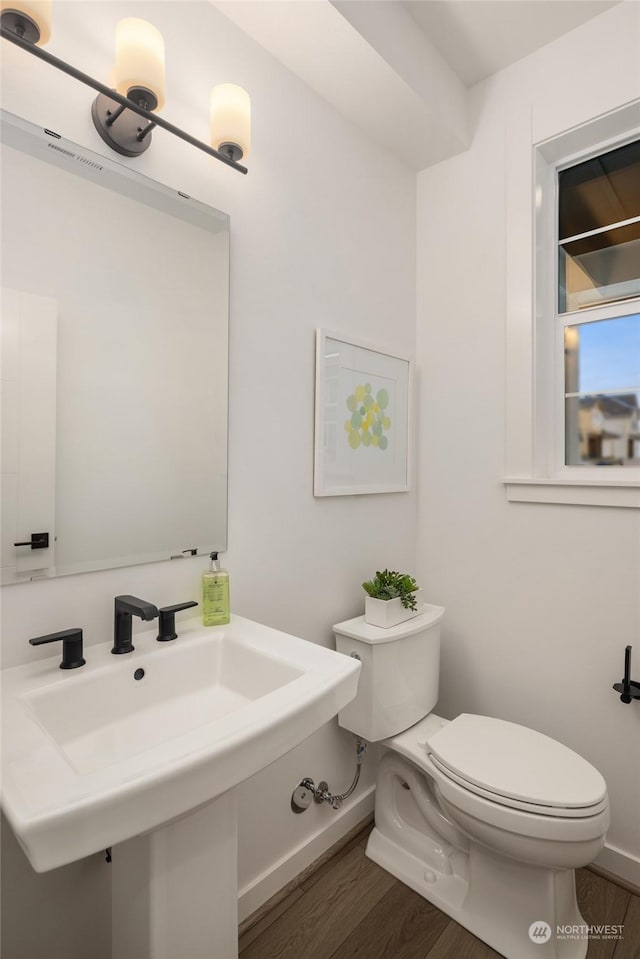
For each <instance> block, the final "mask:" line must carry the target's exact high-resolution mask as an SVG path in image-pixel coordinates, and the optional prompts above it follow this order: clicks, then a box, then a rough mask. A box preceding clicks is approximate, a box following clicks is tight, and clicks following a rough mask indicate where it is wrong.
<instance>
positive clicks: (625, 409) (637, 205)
mask: <svg viewBox="0 0 640 959" xmlns="http://www.w3.org/2000/svg"><path fill="white" fill-rule="evenodd" d="M557 196H558V214H557V217H558V271H557V274H558V282H557V311H558V312H557V320H556V325H557V327H558V338H559V339H560V343H559V348H560V349H561V350H562V351H563V356H564V360H563V362H562V363H561V364H559V365H561V367H562V371H563V376H564V384H563V389H562V391H561V393H560V394H559V396H558V400H560V402H561V404H562V406H563V410H562V415H561V416H560V417H558V419H559V421H560V422H561V426H562V429H561V430H559V432H560V433H561V436H560V438H559V441H560V443H561V447H562V449H561V451H560V456H559V461H560V462H561V463H562V464H563V465H565V466H569V467H576V466H638V465H639V464H640V140H635V141H632V142H630V143H627V144H624V145H622V146H620V147H617V148H615V149H613V150H609V151H607V152H606V153H600V154H598V155H597V156H593V157H590V158H589V159H587V160H583V161H582V162H580V163H577V164H576V163H574V164H572V165H571V166H569V167H566V168H564V169H560V170H559V172H558V184H557Z"/></svg>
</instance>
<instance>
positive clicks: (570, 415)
mask: <svg viewBox="0 0 640 959" xmlns="http://www.w3.org/2000/svg"><path fill="white" fill-rule="evenodd" d="M564 357H565V462H566V464H567V466H584V465H589V466H609V465H612V466H613V465H617V466H627V465H634V466H637V465H639V464H640V313H634V314H631V315H630V316H620V317H616V318H614V319H611V320H600V321H598V322H596V323H580V324H574V325H571V326H566V327H565V331H564Z"/></svg>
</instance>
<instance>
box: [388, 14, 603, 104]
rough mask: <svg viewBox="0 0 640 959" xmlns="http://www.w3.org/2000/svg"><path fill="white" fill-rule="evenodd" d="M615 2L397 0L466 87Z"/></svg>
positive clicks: (578, 24)
mask: <svg viewBox="0 0 640 959" xmlns="http://www.w3.org/2000/svg"><path fill="white" fill-rule="evenodd" d="M618 2H619V0H402V5H403V7H404V8H405V9H406V10H407V11H408V13H409V14H410V15H411V17H412V19H413V20H414V21H415V23H416V26H418V27H419V28H420V30H421V31H422V32H423V33H425V34H426V35H427V36H428V37H429V38H430V39H431V41H432V43H433V44H434V45H435V46H436V47H437V48H438V50H439V51H440V53H441V54H442V55H443V56H444V58H445V60H446V61H447V63H448V64H449V66H450V67H451V68H452V69H453V70H455V72H456V73H457V74H458V76H459V77H460V79H461V80H462V82H463V83H465V84H466V85H467V86H471V85H472V84H474V83H477V82H478V81H479V80H484V79H485V78H486V77H488V76H490V75H491V74H492V73H497V71H498V70H501V69H502V68H503V67H506V66H508V65H509V64H510V63H515V61H516V60H520V59H521V58H522V57H525V56H527V54H529V53H533V51H534V50H539V49H540V47H543V46H545V45H546V44H547V43H551V41H552V40H555V39H557V38H558V37H561V36H562V35H563V34H565V33H568V32H569V31H570V30H574V29H575V28H576V27H578V26H580V24H581V23H585V22H586V21H587V20H590V19H591V18H592V17H596V16H598V14H600V13H603V12H604V11H605V10H607V9H608V8H609V7H613V6H615V4H616V3H618Z"/></svg>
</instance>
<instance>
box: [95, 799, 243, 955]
mask: <svg viewBox="0 0 640 959" xmlns="http://www.w3.org/2000/svg"><path fill="white" fill-rule="evenodd" d="M237 834H238V823H237V810H236V801H235V793H234V791H233V790H231V791H230V792H228V793H224V794H223V795H222V796H219V797H218V798H217V799H215V800H214V801H213V802H211V803H208V804H207V805H206V806H202V807H201V808H200V809H197V810H196V811H195V812H193V813H190V814H189V815H188V816H185V817H184V818H183V819H178V820H175V821H174V822H172V823H169V824H168V825H166V826H163V827H162V828H160V829H156V830H154V831H153V832H151V833H147V834H146V835H145V836H137V837H135V838H134V839H130V840H129V841H128V842H125V843H121V844H120V845H119V846H115V847H114V849H113V862H112V864H111V867H112V870H113V882H112V886H113V906H112V930H113V933H112V934H113V951H112V956H113V959H132V957H134V956H135V959H178V957H179V959H237V955H238V864H237V859H238V856H237Z"/></svg>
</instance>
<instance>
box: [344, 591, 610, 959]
mask: <svg viewBox="0 0 640 959" xmlns="http://www.w3.org/2000/svg"><path fill="white" fill-rule="evenodd" d="M443 615H444V609H443V608H442V607H437V606H425V608H424V611H423V612H422V614H421V615H420V616H418V617H416V618H414V619H413V620H411V621H410V622H409V623H402V624H400V625H399V626H396V627H392V628H391V629H381V628H379V627H374V626H369V625H368V624H366V623H365V622H364V617H356V618H355V619H353V620H349V621H347V622H345V623H340V624H338V625H337V626H334V632H335V635H336V644H337V648H338V650H339V651H340V652H344V653H347V654H349V655H356V656H358V657H359V658H360V659H361V660H362V671H361V676H360V684H359V687H358V694H357V696H356V699H355V700H354V701H353V702H352V703H350V704H349V706H347V707H346V708H345V709H344V710H342V711H341V713H339V715H338V721H339V723H340V725H342V726H344V727H345V728H347V729H350V730H351V731H352V732H355V733H356V734H357V735H359V736H362V737H363V738H364V739H369V741H372V742H379V743H380V744H381V745H382V746H383V747H385V749H386V752H385V754H384V756H383V757H382V759H381V762H380V765H379V769H378V776H377V781H376V799H375V827H374V830H373V832H372V833H371V836H370V838H369V842H368V845H367V855H368V856H369V857H370V858H371V859H373V860H374V861H375V862H377V863H378V864H379V865H381V866H382V867H383V868H385V869H387V870H388V871H389V872H390V873H392V874H393V875H395V876H396V877H397V878H398V879H400V880H402V881H403V882H405V883H406V884H407V885H408V886H410V887H411V888H413V889H414V890H415V891H416V892H418V893H420V895H422V896H424V898H425V899H428V900H429V901H430V902H433V903H434V905H436V906H438V908H440V909H442V910H443V911H444V912H446V913H447V914H448V915H450V916H451V917H452V918H453V919H455V920H456V921H457V922H459V923H460V924H461V925H463V926H465V927H466V928H467V929H469V930H470V931H471V932H473V933H474V934H475V935H476V936H478V937H479V938H481V939H483V940H484V941H485V942H487V943H488V944H489V945H490V946H492V947H493V948H494V949H496V950H497V951H498V952H500V953H501V954H502V955H503V956H506V957H508V959H583V957H584V956H585V955H586V952H587V946H588V940H587V927H586V925H585V924H584V921H583V919H582V917H581V915H580V912H579V910H578V906H577V902H576V895H575V873H574V870H575V869H576V868H577V867H579V866H584V865H586V864H587V863H589V862H591V861H592V860H593V859H594V858H595V856H596V855H597V854H598V852H599V851H600V849H601V848H602V846H603V845H604V837H605V834H606V830H607V828H608V825H609V803H608V797H607V790H606V783H605V781H604V779H603V778H602V776H601V775H600V773H599V772H598V771H597V770H596V769H595V768H594V767H593V766H592V765H591V764H590V763H588V762H587V761H586V760H585V759H583V758H582V757H581V756H579V755H578V754H577V753H575V752H574V751H573V750H571V749H569V748H568V747H566V746H564V745H562V744H561V743H558V742H556V741H555V740H553V739H551V738H549V737H548V736H544V735H543V734H541V733H539V732H536V731H535V730H532V729H528V728H527V727H524V726H520V725H517V724H515V723H510V722H506V721H504V720H501V719H497V718H494V717H489V716H476V715H470V714H466V713H463V714H462V715H460V716H458V717H457V718H456V719H454V720H452V721H447V720H445V719H441V718H440V717H438V716H436V715H435V714H434V713H432V712H431V710H432V709H433V706H434V705H435V702H436V700H437V695H438V670H439V651H440V623H441V620H442V617H443ZM567 930H569V932H567ZM576 930H577V931H576Z"/></svg>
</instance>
